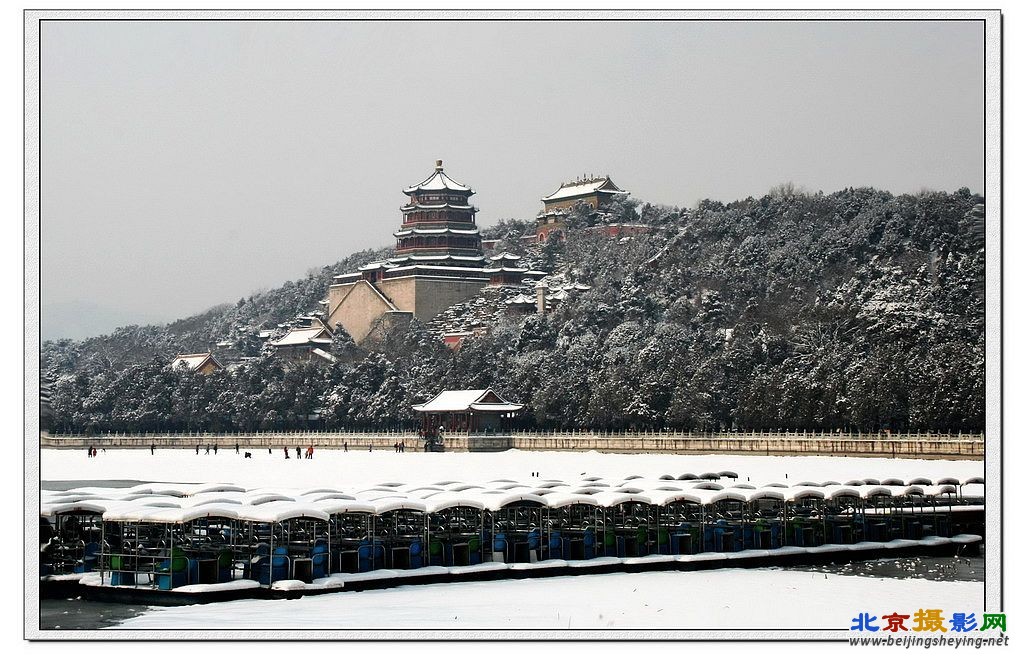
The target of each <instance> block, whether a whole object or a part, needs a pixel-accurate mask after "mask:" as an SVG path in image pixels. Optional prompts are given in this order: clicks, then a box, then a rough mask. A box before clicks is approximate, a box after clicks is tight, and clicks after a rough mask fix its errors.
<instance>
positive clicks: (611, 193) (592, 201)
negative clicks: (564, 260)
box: [536, 176, 629, 243]
mask: <svg viewBox="0 0 1024 660" xmlns="http://www.w3.org/2000/svg"><path fill="white" fill-rule="evenodd" d="M620 195H622V196H625V195H629V192H628V191H626V190H622V189H621V188H619V187H618V186H616V185H615V184H614V183H613V182H612V180H611V177H608V176H604V177H597V178H595V177H589V178H583V179H577V180H576V181H570V182H569V183H563V184H562V185H561V186H559V187H558V190H556V191H555V192H553V193H551V194H550V195H548V196H547V197H543V198H541V202H543V203H544V210H543V211H541V212H540V213H538V214H537V234H536V240H537V242H539V243H546V242H547V241H548V238H550V236H551V234H552V233H553V232H556V231H564V230H565V217H566V216H567V215H568V214H569V212H570V211H572V209H574V208H575V207H577V206H581V205H582V206H584V207H586V208H588V209H590V210H591V211H600V210H601V208H602V207H604V206H605V205H607V203H608V202H609V201H611V200H612V199H615V198H616V197H618V196H620Z"/></svg>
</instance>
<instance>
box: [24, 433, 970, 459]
mask: <svg viewBox="0 0 1024 660" xmlns="http://www.w3.org/2000/svg"><path fill="white" fill-rule="evenodd" d="M396 442H404V443H405V449H406V451H407V452H413V451H422V449H423V447H422V440H421V439H420V438H419V436H418V435H417V434H416V433H415V432H412V431H401V430H393V431H371V432H365V431H358V432H357V431H257V432H251V433H219V434H212V433H144V434H119V433H115V434H94V435H47V434H43V435H42V436H41V437H40V445H41V446H42V447H47V448H83V447H89V446H96V447H106V448H111V447H122V448H133V447H134V448H148V447H149V446H150V445H156V446H157V447H165V448H166V447H178V448H194V447H195V446H196V445H199V447H200V450H201V451H205V448H206V447H207V446H208V445H217V447H218V449H220V450H229V449H234V446H235V444H236V443H237V444H238V445H239V446H241V447H245V448H247V449H252V448H274V447H279V448H280V447H292V448H294V447H296V446H299V447H307V446H308V445H310V444H312V445H314V446H315V447H319V448H342V447H345V446H346V445H347V446H348V448H349V449H350V450H353V451H356V450H358V451H371V450H372V451H389V450H393V447H394V444H395V443H396ZM371 448H372V449H371ZM445 449H446V451H474V452H475V451H504V450H506V449H519V450H523V451H602V452H612V453H665V454H759V455H764V456H773V455H781V456H792V455H825V456H888V457H891V458H896V457H900V458H964V459H981V458H983V457H984V453H985V438H984V436H983V435H981V434H966V433H959V434H951V433H904V434H891V435H890V434H884V433H846V432H817V431H813V432H812V431H807V432H797V431H779V432H762V431H754V432H744V431H740V432H699V431H664V432H654V431H651V432H645V431H530V430H517V431H510V432H507V433H503V434H495V433H479V434H478V433H473V434H467V433H454V432H449V433H446V434H445Z"/></svg>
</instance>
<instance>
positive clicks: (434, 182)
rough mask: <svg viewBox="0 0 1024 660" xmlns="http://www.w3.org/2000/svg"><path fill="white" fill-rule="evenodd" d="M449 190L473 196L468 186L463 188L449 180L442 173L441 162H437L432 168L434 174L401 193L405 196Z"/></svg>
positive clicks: (461, 185)
mask: <svg viewBox="0 0 1024 660" xmlns="http://www.w3.org/2000/svg"><path fill="white" fill-rule="evenodd" d="M441 190H450V191H452V192H464V193H468V194H470V195H472V194H473V190H472V189H471V188H470V187H469V186H465V185H463V184H461V183H459V182H458V181H456V180H455V179H453V178H451V177H450V176H448V175H447V174H445V173H444V168H443V167H442V166H441V161H440V160H439V161H437V166H436V167H435V168H434V173H433V174H431V175H430V176H428V177H427V178H426V179H424V180H423V181H420V182H419V183H417V184H416V185H415V186H409V187H408V188H406V189H405V190H403V191H402V192H404V193H405V194H406V195H412V194H414V193H417V192H423V191H427V192H430V191H441Z"/></svg>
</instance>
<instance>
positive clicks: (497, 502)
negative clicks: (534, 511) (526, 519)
mask: <svg viewBox="0 0 1024 660" xmlns="http://www.w3.org/2000/svg"><path fill="white" fill-rule="evenodd" d="M480 499H482V500H483V501H484V503H485V505H486V506H487V510H488V511H497V510H499V509H502V508H504V507H507V506H511V505H513V504H518V503H520V502H530V503H535V504H547V500H546V499H545V498H544V497H543V496H540V495H537V494H536V493H501V494H498V493H491V494H489V495H488V494H484V493H481V494H480Z"/></svg>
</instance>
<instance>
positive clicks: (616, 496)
mask: <svg viewBox="0 0 1024 660" xmlns="http://www.w3.org/2000/svg"><path fill="white" fill-rule="evenodd" d="M594 500H596V501H597V503H598V505H599V506H602V507H609V506H618V505H620V504H625V503H626V502H641V503H643V504H650V503H651V498H649V497H647V496H646V495H641V494H639V493H608V492H604V493H597V494H596V495H594Z"/></svg>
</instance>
